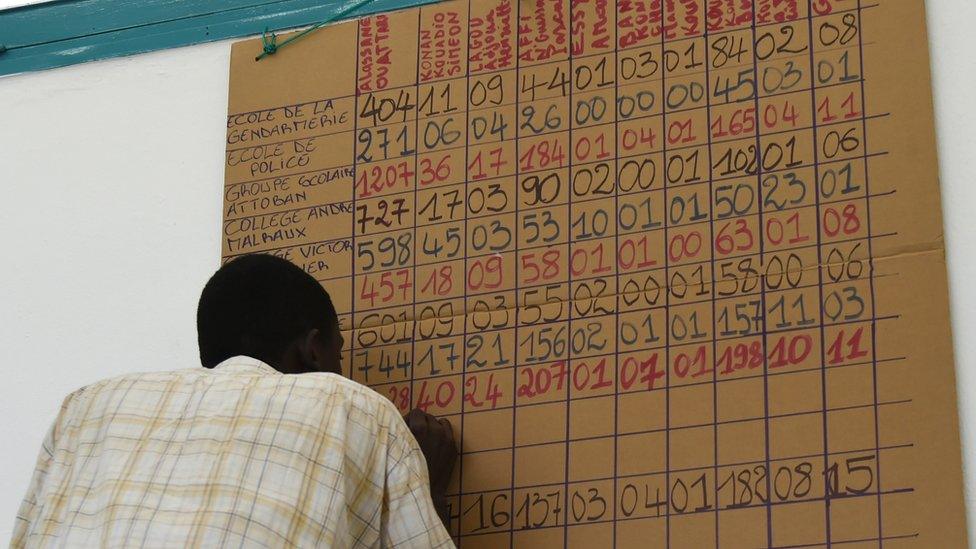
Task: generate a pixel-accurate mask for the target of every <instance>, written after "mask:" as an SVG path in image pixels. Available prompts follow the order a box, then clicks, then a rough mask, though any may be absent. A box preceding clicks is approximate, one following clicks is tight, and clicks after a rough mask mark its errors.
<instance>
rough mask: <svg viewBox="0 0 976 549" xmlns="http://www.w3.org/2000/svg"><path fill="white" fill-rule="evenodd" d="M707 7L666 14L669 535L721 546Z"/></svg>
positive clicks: (681, 541)
mask: <svg viewBox="0 0 976 549" xmlns="http://www.w3.org/2000/svg"><path fill="white" fill-rule="evenodd" d="M705 22H706V21H705V12H704V11H703V9H702V4H701V2H698V1H694V2H690V1H689V2H675V3H674V6H673V8H671V9H669V10H668V11H667V12H666V18H665V23H666V26H665V37H666V41H665V44H664V51H663V58H662V62H663V63H664V71H665V73H664V76H665V83H664V90H663V93H664V96H663V97H662V101H663V103H664V105H663V106H664V126H663V132H664V133H663V135H662V139H663V140H664V148H665V155H664V183H665V187H666V193H665V198H666V201H665V205H664V206H665V216H664V222H665V227H666V228H667V238H666V241H665V248H664V250H663V252H664V254H665V263H666V265H667V270H666V276H667V278H666V280H667V289H668V294H667V299H668V316H667V324H666V325H665V327H664V328H665V330H666V338H667V340H668V387H669V395H668V413H667V418H668V430H669V436H668V452H669V454H668V469H669V479H668V480H669V481H668V503H669V516H670V521H669V542H670V543H671V544H674V545H675V546H682V545H684V546H711V545H714V544H715V541H714V540H715V529H714V516H713V515H712V514H711V513H709V512H705V511H708V510H710V509H711V508H712V506H713V505H714V501H713V495H714V491H713V490H712V489H711V487H712V486H713V485H714V474H715V469H714V463H715V457H714V447H713V444H714V441H715V433H714V428H713V427H712V423H713V421H714V410H713V402H714V398H713V394H712V393H713V390H712V381H713V379H714V366H713V360H714V359H713V348H712V324H713V322H712V304H711V296H712V288H711V279H712V261H711V260H712V246H710V242H711V241H712V231H711V222H710V202H711V201H710V189H709V185H710V184H709V149H708V133H707V125H708V122H707V120H708V112H707V105H708V101H707V97H706V95H707V88H708V82H707V81H706V70H705V63H706V61H707V57H706V39H705V36H704V34H705Z"/></svg>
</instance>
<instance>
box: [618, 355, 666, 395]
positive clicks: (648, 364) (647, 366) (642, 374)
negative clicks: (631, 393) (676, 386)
mask: <svg viewBox="0 0 976 549" xmlns="http://www.w3.org/2000/svg"><path fill="white" fill-rule="evenodd" d="M657 360H658V354H657V353H654V354H653V355H651V356H650V357H649V358H647V359H646V360H641V361H639V362H638V360H637V359H636V358H634V357H632V356H631V357H627V359H626V360H624V363H623V365H622V366H621V367H620V387H622V388H623V389H624V390H625V391H627V390H629V389H630V388H631V387H633V386H634V385H635V384H637V383H640V384H641V385H643V387H642V388H645V389H646V390H648V391H650V390H651V389H653V388H654V384H655V382H656V381H657V380H659V379H661V378H663V377H664V375H665V373H666V372H664V370H658V369H657Z"/></svg>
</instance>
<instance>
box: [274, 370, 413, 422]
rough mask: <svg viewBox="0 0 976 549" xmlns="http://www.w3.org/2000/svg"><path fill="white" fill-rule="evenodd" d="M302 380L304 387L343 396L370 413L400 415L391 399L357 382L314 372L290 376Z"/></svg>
mask: <svg viewBox="0 0 976 549" xmlns="http://www.w3.org/2000/svg"><path fill="white" fill-rule="evenodd" d="M288 377H293V378H296V379H297V380H300V383H302V384H303V385H307V386H311V387H322V388H323V389H327V390H329V391H330V392H334V393H336V394H340V395H343V396H344V398H346V399H347V400H348V401H349V402H350V403H351V404H352V405H354V406H357V407H362V408H365V409H368V410H370V411H375V412H382V413H384V414H389V413H393V414H394V415H399V411H398V410H397V408H396V406H394V404H393V403H392V402H390V399H388V398H386V397H384V396H383V395H381V394H380V393H378V392H376V391H375V390H373V389H372V388H370V387H367V386H366V385H363V384H362V383H359V382H357V381H353V380H351V379H349V378H347V377H345V376H342V375H339V374H332V373H324V372H313V373H307V374H299V375H294V376H288Z"/></svg>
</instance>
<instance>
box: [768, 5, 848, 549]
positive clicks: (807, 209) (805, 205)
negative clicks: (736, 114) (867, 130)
mask: <svg viewBox="0 0 976 549" xmlns="http://www.w3.org/2000/svg"><path fill="white" fill-rule="evenodd" d="M756 19H757V23H756V26H755V31H754V39H755V49H756V53H755V57H756V60H757V62H756V77H757V88H758V99H757V101H756V111H757V120H758V126H759V134H760V138H759V141H758V145H759V157H758V158H759V163H758V171H759V181H760V189H761V190H762V220H763V221H762V227H761V228H762V241H763V252H764V253H763V268H764V269H763V274H764V278H763V282H764V290H765V294H764V306H765V318H766V355H767V360H766V369H767V391H768V395H767V396H768V398H767V404H768V408H767V411H768V414H769V420H768V425H769V442H768V448H769V461H768V462H767V467H768V470H767V478H768V479H769V484H768V487H767V490H766V498H767V499H768V501H769V504H768V505H770V507H771V510H770V515H769V516H770V517H771V521H772V524H771V527H770V530H771V533H772V541H773V544H774V545H784V544H807V543H823V542H824V540H826V539H827V532H828V531H829V528H830V524H829V520H828V518H829V517H828V515H827V513H826V507H825V502H824V498H823V495H824V491H823V483H822V482H814V481H813V480H814V479H816V480H818V481H819V480H821V479H822V474H821V473H822V471H823V469H824V464H823V459H822V456H823V452H824V440H825V434H826V432H825V430H824V417H825V416H824V399H823V395H824V392H823V383H822V382H823V379H822V378H823V376H822V368H821V362H820V350H821V348H822V344H821V324H822V322H821V317H820V314H819V308H820V307H819V302H820V298H819V286H818V282H819V281H818V277H817V276H816V271H815V270H813V269H811V268H810V266H812V265H817V263H818V256H817V249H816V243H817V238H816V236H817V229H816V228H817V208H816V203H817V202H816V194H815V192H814V182H815V181H816V171H815V160H816V156H815V153H814V148H813V141H814V135H815V126H814V124H813V117H812V108H811V104H812V102H811V97H812V90H811V85H812V75H811V74H812V73H811V71H810V69H809V56H810V42H809V37H808V33H807V32H806V31H807V28H806V27H807V9H806V6H802V5H797V6H795V7H794V9H791V11H790V13H788V14H785V16H784V17H783V18H782V19H781V20H777V19H775V18H771V17H769V16H768V15H766V16H765V18H764V19H763V21H762V22H760V16H759V14H757V16H756Z"/></svg>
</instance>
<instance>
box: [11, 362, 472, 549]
mask: <svg viewBox="0 0 976 549" xmlns="http://www.w3.org/2000/svg"><path fill="white" fill-rule="evenodd" d="M35 546H45V547H46V546H59V547H61V546H67V547H97V546H103V547H181V548H182V547H230V546H233V547H241V546H244V547H258V546H260V547H380V546H382V547H453V543H452V541H451V538H450V536H449V535H448V533H447V531H446V530H445V528H444V526H443V524H442V523H441V521H440V519H439V518H438V515H437V511H436V509H435V508H434V505H433V503H432V502H431V496H430V486H429V480H428V476H427V466H426V462H425V460H424V457H423V454H422V453H421V451H420V448H419V447H418V446H417V442H416V440H415V439H414V437H413V435H412V434H411V433H410V431H409V429H408V428H407V426H406V424H405V423H404V422H403V419H402V418H401V417H400V414H399V413H398V412H397V410H396V408H395V407H394V406H393V405H392V404H391V403H390V402H389V401H388V400H387V399H385V398H383V397H382V396H381V395H379V394H378V393H376V392H374V391H373V390H371V389H369V388H367V387H365V386H363V385H360V384H358V383H355V382H353V381H350V380H348V379H345V378H343V377H341V376H338V375H335V374H325V373H313V374H303V375H282V374H280V373H279V372H277V371H276V370H274V369H273V368H271V367H270V366H268V365H267V364H265V363H263V362H261V361H259V360H255V359H252V358H248V357H241V356H239V357H234V358H231V359H228V360H226V361H224V362H222V363H221V364H220V365H218V366H217V367H216V368H214V369H213V370H206V369H202V368H197V369H191V370H178V371H174V372H165V373H151V374H136V375H128V376H122V377H117V378H113V379H109V380H106V381H101V382H99V383H95V384H93V385H89V386H87V387H84V388H82V389H80V390H78V391H76V392H74V393H72V394H71V395H69V396H68V397H67V398H66V399H65V401H64V404H63V405H62V407H61V411H60V413H59V414H58V417H57V419H56V420H55V422H54V425H53V426H52V427H51V430H50V431H49V432H48V435H47V437H46V439H45V441H44V444H43V446H42V448H41V452H40V455H39V457H38V461H37V467H36V469H35V471H34V477H33V479H32V480H31V484H30V487H29V489H28V492H27V496H26V497H25V498H24V502H23V504H22V506H21V509H20V512H19V513H18V517H17V521H16V525H15V529H14V534H13V539H12V541H11V547H35Z"/></svg>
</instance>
